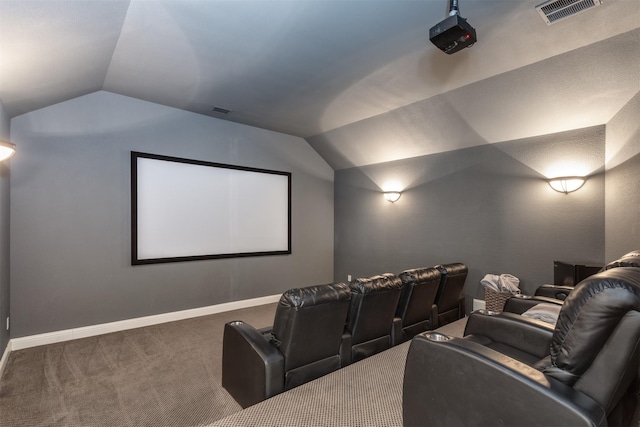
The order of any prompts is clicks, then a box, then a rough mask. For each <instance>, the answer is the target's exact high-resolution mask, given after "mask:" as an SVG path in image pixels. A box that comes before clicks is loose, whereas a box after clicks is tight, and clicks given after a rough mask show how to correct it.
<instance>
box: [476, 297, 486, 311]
mask: <svg viewBox="0 0 640 427" xmlns="http://www.w3.org/2000/svg"><path fill="white" fill-rule="evenodd" d="M483 308H486V302H485V300H483V299H475V298H474V299H473V311H476V310H480V309H483Z"/></svg>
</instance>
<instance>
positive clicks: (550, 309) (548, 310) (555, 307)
mask: <svg viewBox="0 0 640 427" xmlns="http://www.w3.org/2000/svg"><path fill="white" fill-rule="evenodd" d="M561 308H562V305H561V304H550V303H546V302H542V303H540V304H537V305H534V306H533V307H531V308H530V309H529V310H527V311H525V312H524V313H522V315H523V316H524V317H529V318H531V319H538V320H542V321H543V322H547V323H551V324H552V325H555V324H556V322H557V321H558V314H559V313H560V309H561Z"/></svg>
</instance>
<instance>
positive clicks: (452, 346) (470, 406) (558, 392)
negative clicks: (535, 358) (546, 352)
mask: <svg viewBox="0 0 640 427" xmlns="http://www.w3.org/2000/svg"><path fill="white" fill-rule="evenodd" d="M437 339H440V340H439V341H437ZM427 403H428V404H427ZM402 411H403V425H405V426H418V425H424V426H439V425H443V426H450V425H460V426H462V425H469V426H470V425H491V426H515V425H527V426H550V425H571V426H592V427H593V426H605V425H606V422H607V421H606V414H605V411H604V410H603V408H602V407H600V406H599V405H598V404H597V403H596V402H595V401H594V400H593V399H591V398H590V397H588V396H587V395H585V394H582V393H580V392H578V391H576V390H574V389H573V388H571V387H569V386H567V385H565V384H563V383H560V382H558V381H556V380H555V379H553V378H547V377H546V376H545V375H544V374H543V373H542V372H540V371H538V370H536V369H533V368H531V367H529V366H527V365H525V364H523V363H520V362H518V361H516V360H514V359H511V358H509V357H507V356H505V355H503V354H501V353H499V352H497V351H495V350H492V349H490V348H487V347H485V346H483V345H481V344H478V343H476V342H473V341H470V340H465V339H464V338H450V337H447V336H444V335H442V334H438V333H436V332H426V333H423V334H419V335H417V336H416V337H414V339H413V340H412V342H411V346H410V348H409V353H408V355H407V361H406V366H405V374H404V382H403V398H402Z"/></svg>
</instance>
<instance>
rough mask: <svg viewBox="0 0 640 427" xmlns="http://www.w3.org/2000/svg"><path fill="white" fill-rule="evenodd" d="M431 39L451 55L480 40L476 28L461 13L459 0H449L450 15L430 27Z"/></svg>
mask: <svg viewBox="0 0 640 427" xmlns="http://www.w3.org/2000/svg"><path fill="white" fill-rule="evenodd" d="M429 40H431V43H433V44H434V45H436V46H437V47H438V49H440V50H441V51H443V52H444V53H448V54H449V55H451V54H452V53H455V52H457V51H459V50H461V49H464V48H465V47H471V46H472V45H473V44H474V43H475V42H477V41H478V39H477V38H476V29H475V28H473V27H472V26H471V25H469V23H468V22H467V20H466V19H464V18H463V17H461V16H460V15H459V11H458V0H450V1H449V16H448V17H447V18H446V19H445V20H444V21H442V22H440V23H438V24H436V25H434V26H433V27H431V29H429Z"/></svg>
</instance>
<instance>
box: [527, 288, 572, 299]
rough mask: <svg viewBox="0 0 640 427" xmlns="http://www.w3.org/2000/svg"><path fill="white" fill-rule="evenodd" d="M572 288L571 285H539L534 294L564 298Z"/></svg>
mask: <svg viewBox="0 0 640 427" xmlns="http://www.w3.org/2000/svg"><path fill="white" fill-rule="evenodd" d="M572 290H573V286H565V285H540V286H538V289H536V292H535V294H536V296H543V297H548V298H554V299H559V300H565V299H566V298H567V296H568V295H569V292H571V291H572Z"/></svg>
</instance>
